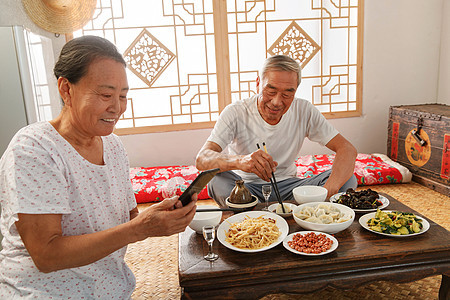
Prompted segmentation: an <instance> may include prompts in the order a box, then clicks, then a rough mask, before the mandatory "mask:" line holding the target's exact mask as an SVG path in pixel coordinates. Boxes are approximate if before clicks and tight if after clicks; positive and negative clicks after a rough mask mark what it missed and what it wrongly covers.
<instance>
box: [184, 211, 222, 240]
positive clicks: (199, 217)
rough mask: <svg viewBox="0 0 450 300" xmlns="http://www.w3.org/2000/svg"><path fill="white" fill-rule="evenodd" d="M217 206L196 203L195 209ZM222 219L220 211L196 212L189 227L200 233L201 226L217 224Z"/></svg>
mask: <svg viewBox="0 0 450 300" xmlns="http://www.w3.org/2000/svg"><path fill="white" fill-rule="evenodd" d="M206 208H219V207H217V206H215V205H198V206H197V209H206ZM221 219H222V212H221V211H206V212H196V213H195V215H194V218H193V219H192V221H191V223H190V224H189V227H190V228H191V229H192V230H194V231H195V232H197V233H200V234H202V233H203V232H202V231H203V226H206V225H211V226H217V225H219V223H220V220H221Z"/></svg>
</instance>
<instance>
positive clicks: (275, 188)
mask: <svg viewBox="0 0 450 300" xmlns="http://www.w3.org/2000/svg"><path fill="white" fill-rule="evenodd" d="M262 144H263V147H264V151H265V152H266V153H267V154H269V152H267V148H266V143H265V142H263V143H262ZM256 147H258V149H261V148H260V147H259V144H258V143H256ZM270 183H271V184H272V187H273V190H274V191H275V196H276V197H277V200H278V203H280V204H281V209H282V210H283V213H286V211H285V210H284V205H283V200H281V196H280V192H279V191H278V185H277V180H276V179H275V174H274V173H273V172H272V178H270Z"/></svg>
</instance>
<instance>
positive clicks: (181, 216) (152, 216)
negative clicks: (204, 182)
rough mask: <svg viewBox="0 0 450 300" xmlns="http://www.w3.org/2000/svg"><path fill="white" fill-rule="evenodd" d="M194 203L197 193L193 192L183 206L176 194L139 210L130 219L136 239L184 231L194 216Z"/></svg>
mask: <svg viewBox="0 0 450 300" xmlns="http://www.w3.org/2000/svg"><path fill="white" fill-rule="evenodd" d="M196 203H197V194H194V195H193V196H192V201H191V202H190V203H189V204H188V205H186V206H184V207H183V206H182V204H181V201H179V200H178V196H177V197H172V198H167V199H164V200H163V201H162V202H160V203H158V204H154V205H152V206H150V207H148V208H147V209H145V210H144V211H142V212H140V213H139V215H138V216H137V217H136V218H134V219H133V220H132V221H131V222H134V225H133V227H135V228H136V239H137V241H140V240H143V239H145V238H147V237H151V236H169V235H172V234H175V233H179V232H182V231H184V230H185V229H186V227H187V226H188V225H189V223H190V222H191V220H192V219H193V218H194V215H195V209H196V207H197V206H196Z"/></svg>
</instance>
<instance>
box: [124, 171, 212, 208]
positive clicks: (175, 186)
mask: <svg viewBox="0 0 450 300" xmlns="http://www.w3.org/2000/svg"><path fill="white" fill-rule="evenodd" d="M199 173H200V172H199V171H198V170H197V168H196V167H194V166H183V165H180V166H166V167H153V168H131V169H130V178H131V184H132V185H133V190H134V195H135V197H136V202H137V203H146V202H159V201H162V200H163V199H164V198H168V197H173V196H175V195H178V196H179V195H181V194H182V193H183V192H184V190H186V189H187V187H188V186H189V185H190V184H191V183H192V181H194V179H195V178H196V177H197V175H198V174H199ZM208 198H210V197H209V195H208V191H207V190H206V188H205V189H203V190H202V191H201V192H200V194H199V195H198V199H208Z"/></svg>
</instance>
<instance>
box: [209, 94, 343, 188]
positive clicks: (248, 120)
mask: <svg viewBox="0 0 450 300" xmlns="http://www.w3.org/2000/svg"><path fill="white" fill-rule="evenodd" d="M258 97H259V95H254V96H252V97H250V98H247V99H245V100H240V101H236V102H234V103H232V104H229V105H228V106H227V107H226V108H225V109H224V110H223V112H222V113H221V114H220V117H219V119H218V120H217V122H216V125H215V126H214V129H213V130H212V132H211V135H210V136H209V138H208V141H212V142H214V143H216V144H218V145H219V146H220V147H221V148H222V150H224V149H225V148H226V147H227V146H228V152H229V153H230V154H236V155H247V154H250V153H252V152H254V151H256V150H257V146H256V144H257V143H258V144H259V145H260V147H262V143H263V142H265V144H266V148H267V152H268V153H269V154H270V155H271V156H272V157H273V159H274V160H275V161H276V162H278V166H277V170H276V173H275V176H276V178H277V180H279V181H281V180H284V179H287V178H291V177H295V176H296V174H297V169H296V167H295V160H296V159H297V157H298V155H299V152H300V149H301V147H302V145H303V140H304V139H305V138H308V139H310V140H311V141H314V142H317V143H319V144H321V145H326V144H327V143H328V142H329V141H330V140H331V139H332V138H334V137H335V136H336V135H337V134H338V133H339V132H338V131H337V130H336V129H335V128H334V127H333V126H332V125H331V124H330V123H329V122H328V121H327V120H326V119H325V117H324V116H323V115H322V114H321V112H320V111H319V110H318V109H317V108H316V107H314V105H312V104H311V103H310V102H308V101H306V100H303V99H299V98H294V100H293V101H292V104H291V106H290V107H289V109H288V111H287V112H286V113H285V114H284V115H283V117H282V118H281V120H280V122H279V123H278V124H276V125H270V124H268V123H267V122H266V121H264V119H263V118H262V117H261V115H260V114H259V112H258V107H257V100H258ZM234 172H236V173H237V174H238V175H239V176H241V177H242V179H243V180H244V181H246V182H253V183H264V181H263V180H262V179H260V178H259V177H258V176H257V175H256V174H253V173H246V172H243V171H240V170H235V171H234Z"/></svg>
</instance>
